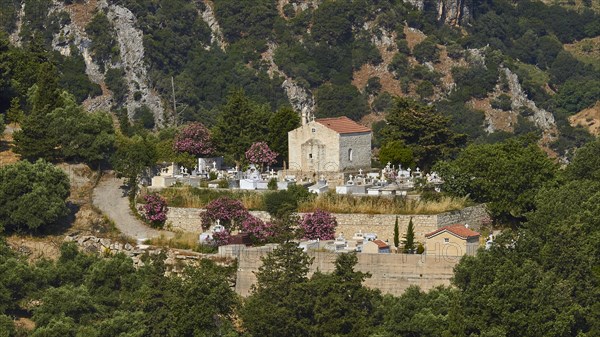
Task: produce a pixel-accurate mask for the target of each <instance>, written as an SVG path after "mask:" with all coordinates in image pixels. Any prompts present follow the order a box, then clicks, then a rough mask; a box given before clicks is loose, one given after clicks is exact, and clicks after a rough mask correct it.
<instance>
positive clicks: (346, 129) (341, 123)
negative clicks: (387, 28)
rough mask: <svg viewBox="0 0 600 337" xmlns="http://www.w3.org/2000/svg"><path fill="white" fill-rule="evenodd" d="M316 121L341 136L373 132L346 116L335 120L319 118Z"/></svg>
mask: <svg viewBox="0 0 600 337" xmlns="http://www.w3.org/2000/svg"><path fill="white" fill-rule="evenodd" d="M315 121H316V122H317V123H319V124H322V125H324V126H326V127H328V128H330V129H331V130H333V131H335V132H337V133H341V134H344V133H361V132H371V129H369V128H368V127H366V126H363V125H360V124H358V123H356V122H355V121H353V120H351V119H350V118H348V117H345V116H344V117H334V118H319V119H316V120H315Z"/></svg>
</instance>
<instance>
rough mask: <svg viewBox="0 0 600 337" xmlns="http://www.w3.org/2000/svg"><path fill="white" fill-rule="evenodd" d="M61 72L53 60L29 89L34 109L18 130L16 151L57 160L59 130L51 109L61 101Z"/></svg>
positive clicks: (35, 157) (16, 133)
mask: <svg viewBox="0 0 600 337" xmlns="http://www.w3.org/2000/svg"><path fill="white" fill-rule="evenodd" d="M57 78H58V73H57V71H56V68H55V67H54V66H53V65H51V64H50V63H44V64H42V65H41V66H40V70H39V73H38V79H37V82H36V84H35V86H34V88H32V90H31V91H30V93H29V103H30V106H31V112H30V114H29V115H27V116H26V117H25V119H24V120H23V123H22V125H21V131H17V132H15V135H14V141H15V152H17V153H18V154H20V155H21V156H22V157H24V158H26V159H29V160H36V159H38V158H43V159H46V160H53V159H55V158H56V157H57V155H58V152H59V151H58V146H57V145H58V141H57V139H56V138H57V137H56V135H57V131H56V130H52V129H51V128H49V127H48V126H49V125H50V124H51V123H50V122H51V118H50V113H51V112H52V111H53V110H54V109H56V108H57V107H59V106H60V105H61V98H60V89H59V87H58V82H57Z"/></svg>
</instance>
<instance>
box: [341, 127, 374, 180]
mask: <svg viewBox="0 0 600 337" xmlns="http://www.w3.org/2000/svg"><path fill="white" fill-rule="evenodd" d="M339 137H340V138H339V139H340V140H339V142H340V146H339V148H340V149H339V156H340V159H339V161H340V171H348V170H355V171H358V169H370V168H371V133H370V132H363V133H352V134H340V135H339ZM349 151H352V158H349V157H350V154H349ZM350 159H352V160H350Z"/></svg>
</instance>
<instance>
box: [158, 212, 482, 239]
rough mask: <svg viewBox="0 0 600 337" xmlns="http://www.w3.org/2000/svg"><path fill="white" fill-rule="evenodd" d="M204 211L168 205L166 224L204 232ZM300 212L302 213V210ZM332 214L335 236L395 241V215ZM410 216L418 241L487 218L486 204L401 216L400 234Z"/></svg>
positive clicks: (473, 225) (263, 214)
mask: <svg viewBox="0 0 600 337" xmlns="http://www.w3.org/2000/svg"><path fill="white" fill-rule="evenodd" d="M203 211H204V210H203V209H199V208H176V207H169V212H168V213H167V225H170V226H171V228H172V229H173V230H182V231H185V232H198V233H199V232H201V231H202V228H201V221H200V213H201V212H203ZM250 213H251V214H252V215H254V216H256V217H258V218H259V219H261V220H263V221H269V220H270V217H269V214H268V213H267V212H264V211H251V212H250ZM300 215H303V213H301V214H300ZM333 215H334V216H335V218H336V219H337V222H338V228H337V231H336V235H339V234H343V235H344V237H346V238H351V237H352V236H353V235H354V233H357V232H359V231H362V232H363V233H376V234H377V237H378V238H379V239H381V240H383V241H386V240H388V242H389V243H392V242H393V240H394V222H395V221H396V215H395V214H347V213H334V214H333ZM410 218H412V219H413V224H414V228H415V240H416V241H418V242H422V243H425V234H427V233H430V232H433V231H434V230H436V229H438V228H440V227H443V226H447V225H451V224H456V223H461V224H469V227H470V228H471V229H473V230H475V231H477V230H478V229H479V226H480V225H481V224H482V221H486V219H488V217H487V213H486V211H485V206H483V205H478V206H472V207H467V208H465V209H463V210H460V211H453V212H446V213H440V214H435V215H398V228H399V231H400V236H402V235H404V233H406V229H407V228H408V222H409V221H410Z"/></svg>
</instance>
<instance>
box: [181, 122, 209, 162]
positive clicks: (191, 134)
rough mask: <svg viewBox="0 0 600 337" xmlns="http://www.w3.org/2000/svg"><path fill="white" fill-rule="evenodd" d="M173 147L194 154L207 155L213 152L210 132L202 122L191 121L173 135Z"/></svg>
mask: <svg viewBox="0 0 600 337" xmlns="http://www.w3.org/2000/svg"><path fill="white" fill-rule="evenodd" d="M173 149H174V150H175V151H177V152H187V153H189V154H191V155H194V156H207V155H210V154H211V153H214V152H215V147H214V145H213V143H212V140H211V138H210V132H209V131H208V129H207V128H206V127H205V126H204V125H202V123H191V124H188V125H187V126H185V127H184V128H183V129H182V130H181V131H180V132H179V133H178V134H177V136H175V141H174V142H173Z"/></svg>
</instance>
